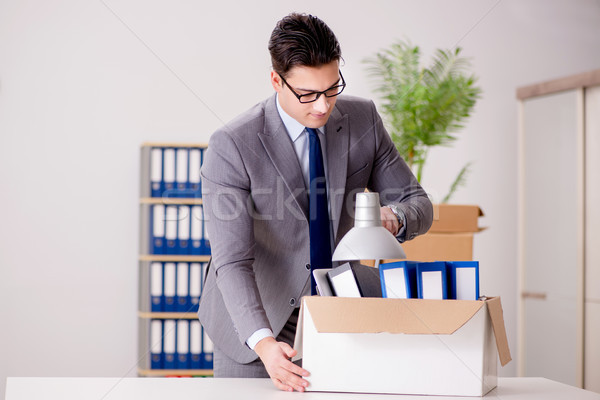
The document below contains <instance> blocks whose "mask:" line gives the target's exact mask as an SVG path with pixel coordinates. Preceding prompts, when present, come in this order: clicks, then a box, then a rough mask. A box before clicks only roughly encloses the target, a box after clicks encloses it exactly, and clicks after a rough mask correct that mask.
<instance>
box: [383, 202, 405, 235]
mask: <svg viewBox="0 0 600 400" xmlns="http://www.w3.org/2000/svg"><path fill="white" fill-rule="evenodd" d="M386 207H387V208H389V209H390V210H392V212H393V213H394V215H395V216H396V219H397V220H398V223H399V224H400V227H399V228H398V230H401V229H402V227H403V226H404V213H403V212H402V211H400V209H399V208H398V206H397V205H395V204H388V205H386Z"/></svg>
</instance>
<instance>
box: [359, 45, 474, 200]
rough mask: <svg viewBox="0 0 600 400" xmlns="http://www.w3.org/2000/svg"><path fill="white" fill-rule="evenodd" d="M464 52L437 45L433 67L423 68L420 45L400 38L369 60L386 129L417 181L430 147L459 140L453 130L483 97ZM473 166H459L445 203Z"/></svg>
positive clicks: (460, 125) (447, 144)
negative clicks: (420, 60)
mask: <svg viewBox="0 0 600 400" xmlns="http://www.w3.org/2000/svg"><path fill="white" fill-rule="evenodd" d="M460 52H461V49H460V48H459V47H457V48H456V49H453V50H441V49H438V50H437V51H436V52H435V55H434V58H433V62H432V65H431V67H429V68H424V67H420V65H419V59H420V56H421V52H420V50H419V47H418V46H413V45H411V44H410V43H409V42H405V41H398V42H395V43H394V44H392V45H391V47H390V48H389V49H386V50H383V51H381V52H378V53H377V54H375V56H374V57H373V58H369V59H366V60H365V62H366V63H367V64H368V65H369V68H368V71H369V73H370V75H371V76H373V77H374V78H375V79H376V81H377V86H376V91H377V92H378V93H380V95H381V98H382V100H383V103H382V110H381V112H382V114H383V118H384V123H385V124H386V128H387V129H388V132H389V133H390V135H391V137H392V140H393V141H394V144H395V145H396V148H397V149H398V151H399V152H400V155H401V156H402V157H404V160H405V161H406V162H407V163H408V165H409V166H410V167H411V168H413V169H416V175H417V179H418V180H419V182H421V178H422V175H423V167H424V165H425V161H426V160H427V154H428V151H429V149H430V148H431V147H433V146H449V145H450V144H452V142H454V141H455V140H456V136H455V133H456V132H457V131H458V130H460V129H461V128H463V127H464V124H465V121H466V120H467V119H468V117H469V116H470V115H471V111H472V110H473V107H474V106H475V102H476V101H477V99H478V98H480V96H481V89H480V88H479V87H477V86H475V82H476V79H477V78H476V77H475V76H474V75H472V74H469V73H468V72H467V70H468V68H469V66H470V65H469V62H468V60H467V59H466V58H465V57H462V56H461V55H460ZM469 167H470V163H467V164H466V165H465V166H464V167H463V168H462V169H461V170H460V172H459V174H458V176H457V177H456V179H455V180H454V182H453V183H452V185H451V186H450V191H449V193H448V195H446V197H444V199H443V200H442V202H443V203H445V202H447V201H448V200H449V199H450V197H451V196H452V194H454V192H455V191H456V189H457V188H458V187H460V186H461V185H463V184H464V182H465V178H466V175H467V172H468V170H469Z"/></svg>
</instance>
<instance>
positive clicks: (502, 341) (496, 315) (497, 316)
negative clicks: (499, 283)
mask: <svg viewBox="0 0 600 400" xmlns="http://www.w3.org/2000/svg"><path fill="white" fill-rule="evenodd" d="M487 304H488V312H489V313H490V317H491V318H492V328H493V329H494V336H495V337H496V345H497V346H498V356H499V357H500V364H501V365H502V366H503V367H504V366H505V365H506V364H508V363H509V362H510V361H511V360H512V357H511V356H510V349H509V348H508V338H507V337H506V328H505V327H504V312H503V311H502V304H501V303H500V297H493V298H491V299H489V300H488V301H487Z"/></svg>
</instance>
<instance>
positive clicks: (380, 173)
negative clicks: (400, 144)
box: [368, 102, 433, 241]
mask: <svg viewBox="0 0 600 400" xmlns="http://www.w3.org/2000/svg"><path fill="white" fill-rule="evenodd" d="M371 109H372V116H373V124H374V125H373V126H374V130H373V131H374V135H375V160H374V164H373V170H372V173H371V177H370V180H369V184H368V188H369V190H372V191H375V192H378V193H379V197H380V201H381V203H382V204H396V205H397V206H398V208H399V209H400V210H401V211H402V212H403V213H404V216H405V217H406V227H405V231H404V237H402V238H399V239H400V241H404V240H411V239H414V238H415V237H416V236H417V235H421V234H424V233H426V232H427V231H428V230H429V228H430V227H431V223H432V221H433V207H432V205H431V201H430V200H429V197H428V196H427V193H426V192H425V191H424V190H423V188H422V187H421V185H419V183H418V182H417V178H416V177H415V176H414V174H413V173H412V171H411V170H410V168H409V167H408V165H407V164H406V162H404V160H403V159H402V157H400V154H399V153H398V151H397V150H396V147H395V146H394V143H393V142H392V139H391V138H390V135H389V134H388V133H387V131H386V130H385V128H384V126H383V122H382V121H381V117H380V116H379V113H377V110H376V108H375V104H373V102H371Z"/></svg>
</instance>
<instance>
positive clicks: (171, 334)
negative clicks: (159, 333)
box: [163, 319, 177, 369]
mask: <svg viewBox="0 0 600 400" xmlns="http://www.w3.org/2000/svg"><path fill="white" fill-rule="evenodd" d="M175 326H176V325H175V320H174V319H166V320H164V343H163V350H164V354H165V355H164V369H175V367H176V362H175V343H176V340H177V339H176V333H177V332H176V328H175Z"/></svg>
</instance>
